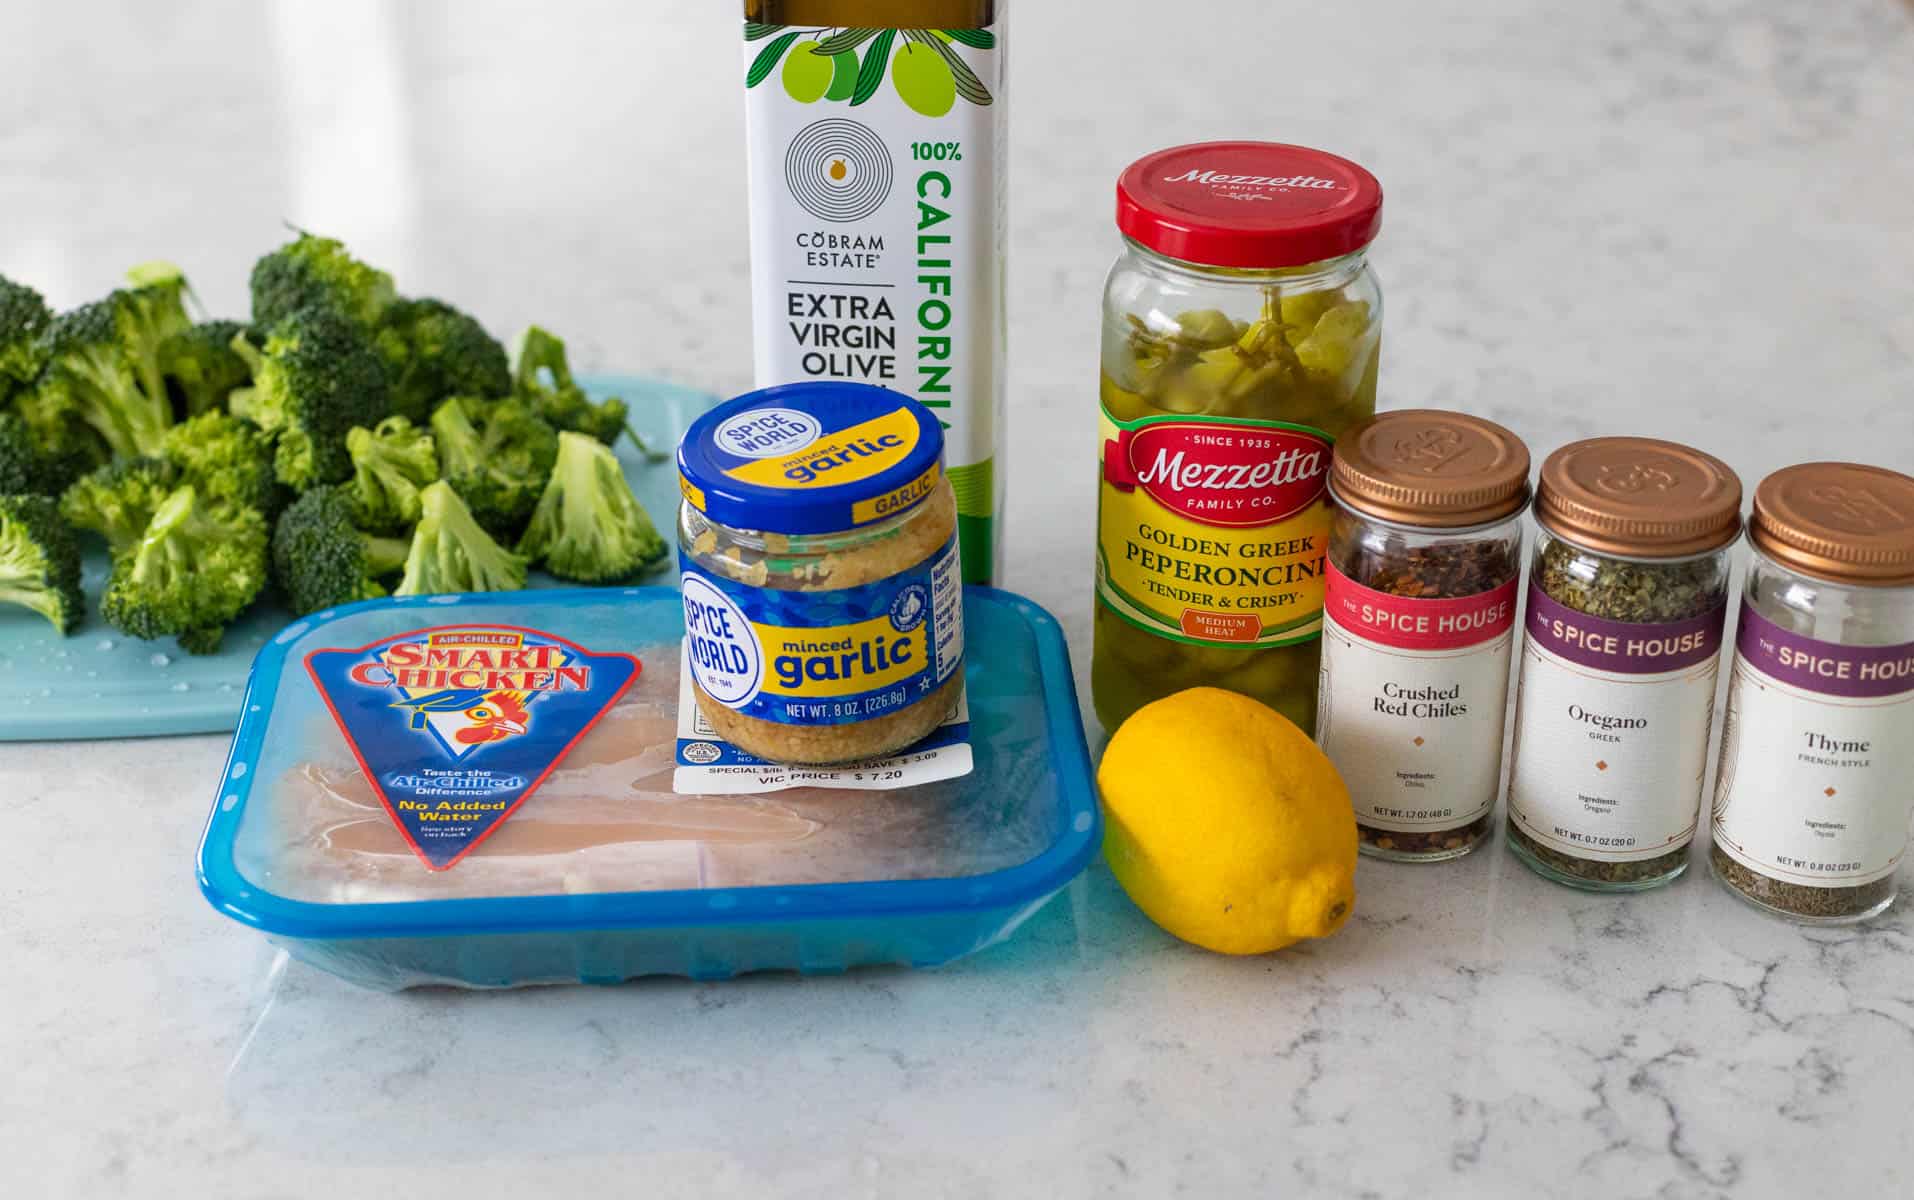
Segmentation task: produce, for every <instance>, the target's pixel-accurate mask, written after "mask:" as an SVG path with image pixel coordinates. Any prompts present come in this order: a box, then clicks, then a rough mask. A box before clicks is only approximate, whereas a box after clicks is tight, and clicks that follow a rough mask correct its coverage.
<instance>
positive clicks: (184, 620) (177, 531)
mask: <svg viewBox="0 0 1914 1200" xmlns="http://www.w3.org/2000/svg"><path fill="white" fill-rule="evenodd" d="M265 584H266V520H265V518H264V517H262V516H260V515H259V514H258V513H257V512H255V511H253V510H252V509H249V508H236V507H233V506H230V505H216V504H213V503H211V502H209V501H207V500H205V499H203V498H202V497H201V496H200V495H199V493H198V491H197V490H195V489H194V487H193V486H192V485H191V484H188V485H186V486H184V487H180V488H177V489H175V490H174V491H173V492H172V493H171V494H170V495H168V496H167V497H166V499H165V500H163V501H161V502H160V506H159V508H158V509H157V510H156V511H155V512H154V513H153V519H152V521H150V522H149V523H148V524H147V526H146V532H145V533H144V534H143V535H142V536H141V538H140V540H139V541H138V543H136V544H135V545H133V546H131V547H129V548H128V549H127V551H126V552H125V553H123V554H121V555H120V556H119V557H118V558H117V559H116V560H115V561H114V564H113V574H112V576H111V577H110V578H109V579H108V580H107V584H106V594H105V596H104V597H102V599H101V601H100V612H101V615H102V616H104V617H105V618H106V619H107V621H108V623H109V624H111V625H112V626H113V627H114V628H115V629H118V630H120V631H121V632H123V633H127V634H131V635H132V636H133V637H139V638H157V637H165V636H167V635H169V634H171V635H174V636H177V637H179V638H180V646H181V647H182V648H183V649H185V650H186V651H187V652H188V653H191V654H210V653H212V652H213V651H214V650H216V649H218V646H219V640H220V636H221V634H222V633H223V631H224V629H225V627H226V626H227V625H229V624H231V623H232V621H233V619H234V618H235V617H237V616H239V614H240V613H242V612H244V611H245V609H246V606H247V605H249V604H251V603H252V601H253V598H254V597H255V596H257V595H258V594H259V591H260V589H261V588H263V587H264V586H265Z"/></svg>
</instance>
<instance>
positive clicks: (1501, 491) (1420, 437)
mask: <svg viewBox="0 0 1914 1200" xmlns="http://www.w3.org/2000/svg"><path fill="white" fill-rule="evenodd" d="M1329 486H1330V488H1331V490H1333V491H1334V492H1335V495H1336V499H1337V500H1338V501H1340V502H1341V503H1342V504H1343V505H1344V506H1345V507H1348V508H1351V509H1354V510H1355V511H1356V512H1359V513H1361V514H1363V515H1365V516H1370V517H1375V518H1376V519H1378V520H1382V521H1389V522H1392V523H1394V524H1397V525H1421V526H1434V527H1437V528H1444V529H1456V528H1461V527H1463V526H1468V525H1485V524H1488V523H1489V522H1491V521H1498V520H1501V519H1503V518H1505V517H1509V516H1513V515H1514V514H1516V513H1519V512H1521V511H1522V509H1523V507H1524V506H1525V505H1527V504H1528V501H1529V448H1528V447H1527V446H1525V445H1524V444H1523V443H1522V439H1521V438H1519V437H1516V436H1515V435H1514V434H1513V433H1511V432H1509V431H1508V430H1507V429H1504V428H1503V427H1502V426H1500V425H1497V424H1496V423H1495V422H1494V421H1488V420H1484V419H1483V418H1481V417H1471V416H1467V415H1465V414H1463V413H1454V412H1443V411H1442V410H1440V409H1434V408H1406V409H1398V410H1396V411H1394V412H1386V413H1379V414H1378V415H1376V416H1374V417H1372V418H1370V419H1369V420H1367V421H1365V422H1363V423H1362V424H1361V425H1358V426H1356V428H1354V429H1352V430H1350V431H1349V432H1347V433H1345V434H1343V435H1342V437H1340V438H1338V439H1337V440H1336V450H1335V457H1334V458H1333V460H1332V461H1331V464H1330V469H1329Z"/></svg>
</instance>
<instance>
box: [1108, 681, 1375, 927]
mask: <svg viewBox="0 0 1914 1200" xmlns="http://www.w3.org/2000/svg"><path fill="white" fill-rule="evenodd" d="M1097 787H1098V788H1099V790H1100V791H1101V792H1102V793H1103V808H1104V812H1105V815H1106V816H1107V818H1108V822H1107V826H1106V830H1107V832H1106V833H1105V835H1104V839H1103V852H1104V856H1105V857H1106V858H1107V859H1108V860H1109V862H1110V870H1111V871H1112V872H1113V873H1114V874H1115V875H1116V877H1117V882H1118V883H1121V884H1122V885H1123V890H1124V891H1126V892H1128V893H1129V894H1130V899H1132V900H1134V901H1136V905H1137V907H1138V908H1141V909H1142V910H1143V911H1144V912H1145V913H1146V914H1148V915H1149V918H1150V919H1151V920H1152V921H1155V922H1156V923H1157V924H1158V925H1161V926H1162V927H1163V928H1164V929H1166V930H1168V931H1169V932H1171V933H1173V934H1175V935H1176V936H1177V937H1180V938H1182V939H1183V940H1184V941H1186V942H1193V943H1195V944H1196V945H1198V946H1202V947H1204V948H1205V949H1209V950H1215V951H1219V952H1221V953H1223V954H1263V953H1267V952H1268V951H1271V950H1279V949H1281V948H1282V947H1284V946H1287V945H1289V944H1290V943H1292V942H1295V941H1298V940H1300V939H1302V938H1317V937H1327V936H1328V935H1329V934H1332V933H1334V932H1336V930H1338V929H1340V928H1341V927H1342V924H1343V922H1345V921H1347V920H1348V919H1349V912H1350V910H1351V909H1352V908H1353V907H1354V906H1355V902H1356V883H1355V876H1356V820H1355V814H1354V810H1353V809H1352V808H1351V806H1350V803H1349V789H1348V788H1347V787H1345V786H1344V785H1343V781H1342V776H1340V775H1338V774H1337V773H1336V768H1335V767H1334V766H1333V765H1332V764H1331V763H1330V761H1329V759H1328V758H1327V757H1326V756H1325V755H1324V754H1323V752H1322V751H1321V750H1319V749H1317V748H1316V745H1315V743H1314V742H1312V741H1310V740H1309V738H1308V736H1307V735H1305V734H1304V733H1303V731H1302V730H1300V729H1298V728H1296V726H1295V725H1294V724H1292V723H1291V722H1290V721H1289V719H1288V718H1286V717H1283V716H1281V715H1280V714H1278V713H1277V712H1276V711H1275V710H1274V709H1271V708H1269V707H1268V706H1267V705H1264V704H1262V703H1260V702H1258V701H1255V700H1252V699H1250V698H1249V697H1247V696H1239V695H1237V694H1236V693H1235V692H1226V691H1223V690H1222V689H1221V688H1207V687H1202V688H1190V689H1189V690H1188V691H1182V692H1177V693H1176V694H1175V695H1172V696H1166V697H1164V698H1163V699H1161V700H1158V701H1156V702H1155V703H1153V704H1146V705H1144V706H1143V707H1142V708H1140V709H1138V710H1137V711H1136V713H1135V714H1134V715H1132V716H1131V717H1130V719H1129V720H1127V721H1125V722H1124V723H1123V725H1122V727H1121V728H1120V729H1118V730H1117V731H1116V736H1115V737H1113V738H1111V739H1110V745H1109V748H1108V749H1106V750H1105V751H1104V753H1103V763H1102V765H1101V766H1100V767H1098V769H1097Z"/></svg>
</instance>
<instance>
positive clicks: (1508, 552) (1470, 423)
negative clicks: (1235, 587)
mask: <svg viewBox="0 0 1914 1200" xmlns="http://www.w3.org/2000/svg"><path fill="white" fill-rule="evenodd" d="M1329 491H1330V497H1331V501H1332V503H1333V505H1334V513H1333V516H1332V517H1331V523H1330V533H1329V552H1328V563H1327V565H1326V569H1325V580H1324V595H1325V602H1324V611H1323V658H1322V682H1321V694H1320V696H1319V697H1318V700H1317V718H1316V740H1317V741H1318V742H1319V743H1320V744H1321V745H1322V748H1323V751H1324V753H1326V754H1328V755H1329V757H1330V759H1331V761H1333V762H1334V763H1335V764H1336V768H1337V770H1339V771H1340V772H1341V773H1342V776H1343V779H1344V781H1345V782H1347V783H1348V785H1349V794H1350V797H1351V799H1353V800H1354V802H1355V806H1356V831H1357V835H1358V837H1359V839H1360V841H1359V845H1360V848H1361V850H1362V852H1363V853H1364V854H1369V855H1373V856H1376V857H1378V858H1388V859H1396V860H1399V861H1409V862H1436V861H1442V860H1446V859H1453V858H1460V857H1461V856H1462V855H1464V854H1467V853H1468V852H1469V851H1471V850H1473V849H1475V848H1476V847H1477V846H1479V845H1481V844H1482V842H1483V841H1484V840H1485V839H1486V838H1487V837H1488V835H1489V833H1490V830H1491V828H1492V823H1491V818H1492V815H1493V812H1494V809H1495V797H1496V792H1497V791H1498V790H1499V788H1500V785H1501V776H1502V718H1503V715H1504V711H1505V707H1506V703H1507V697H1508V684H1509V659H1510V657H1511V648H1512V647H1513V645H1514V643H1515V610H1516V601H1517V596H1516V581H1517V578H1518V577H1519V576H1520V575H1521V572H1522V522H1521V517H1522V512H1523V510H1524V509H1526V508H1527V507H1528V503H1529V452H1528V447H1527V446H1525V445H1523V444H1522V440H1521V439H1520V438H1518V437H1516V436H1515V435H1514V434H1513V433H1510V432H1509V431H1508V430H1506V429H1504V428H1503V427H1502V426H1500V425H1497V424H1495V423H1494V422H1493V421H1485V420H1483V419H1481V418H1480V417H1471V416H1465V415H1463V414H1461V413H1452V412H1440V411H1436V410H1433V409H1408V410H1401V411H1396V412H1388V413H1383V414H1382V415H1380V416H1377V417H1375V418H1373V419H1371V420H1369V421H1367V422H1365V423H1363V424H1361V425H1358V426H1357V427H1356V428H1354V429H1352V430H1350V431H1349V432H1348V433H1345V434H1344V435H1343V436H1342V438H1341V439H1339V440H1338V441H1337V443H1336V449H1335V454H1334V458H1333V460H1332V462H1331V465H1330V473H1329Z"/></svg>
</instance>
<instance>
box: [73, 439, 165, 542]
mask: <svg viewBox="0 0 1914 1200" xmlns="http://www.w3.org/2000/svg"><path fill="white" fill-rule="evenodd" d="M178 482H179V472H178V471H177V470H175V469H174V467H173V464H171V463H169V462H167V461H165V460H164V459H159V458H127V459H121V460H120V461H119V462H116V463H111V464H109V465H107V466H104V467H101V468H99V469H98V470H95V471H93V472H92V473H90V474H88V475H85V476H82V477H81V478H80V479H79V480H78V481H77V482H76V483H74V484H73V486H72V487H69V488H68V489H67V490H66V492H65V493H64V494H63V495H61V497H60V515H61V516H62V517H65V518H66V520H67V523H68V524H70V525H72V526H73V527H74V528H76V529H90V530H92V531H93V532H94V533H97V534H99V535H100V536H101V537H103V538H105V539H106V548H107V549H108V550H109V551H111V552H112V553H113V554H115V555H118V554H120V553H121V552H123V551H124V550H126V549H127V548H128V547H129V546H132V545H133V544H134V543H135V542H137V541H139V540H140V538H141V537H143V536H144V535H145V533H146V526H147V524H148V522H150V521H152V519H153V514H154V513H155V512H157V511H158V510H159V506H160V505H161V504H162V503H164V502H165V500H166V498H167V497H168V496H170V495H172V493H173V488H174V487H175V486H176V485H177V484H178Z"/></svg>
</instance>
